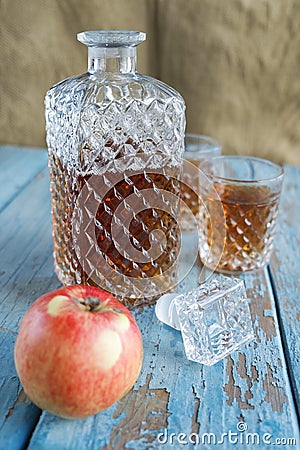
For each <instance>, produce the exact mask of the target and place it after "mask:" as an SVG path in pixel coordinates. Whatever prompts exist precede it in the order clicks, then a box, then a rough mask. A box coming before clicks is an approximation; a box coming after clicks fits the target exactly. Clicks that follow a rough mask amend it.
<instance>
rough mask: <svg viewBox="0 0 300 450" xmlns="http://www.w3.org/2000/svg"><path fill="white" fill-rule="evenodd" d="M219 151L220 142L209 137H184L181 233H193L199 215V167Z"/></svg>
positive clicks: (188, 134) (220, 148)
mask: <svg viewBox="0 0 300 450" xmlns="http://www.w3.org/2000/svg"><path fill="white" fill-rule="evenodd" d="M221 150H222V147H221V144H220V142H218V141H217V140H216V139H214V138H212V137H210V136H204V135H201V134H190V133H187V134H186V135H185V151H184V154H183V157H184V164H183V171H182V178H181V200H182V201H181V208H180V216H181V227H182V230H183V231H195V229H196V228H197V220H198V213H199V180H200V178H199V165H200V163H201V161H203V160H205V159H208V158H212V157H213V156H218V155H220V154H221ZM193 216H194V217H193ZM191 219H192V220H191ZM193 219H194V220H193Z"/></svg>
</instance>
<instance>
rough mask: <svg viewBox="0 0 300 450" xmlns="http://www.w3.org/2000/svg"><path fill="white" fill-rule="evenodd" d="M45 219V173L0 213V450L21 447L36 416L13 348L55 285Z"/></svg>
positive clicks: (47, 213) (47, 206) (47, 219)
mask: <svg viewBox="0 0 300 450" xmlns="http://www.w3.org/2000/svg"><path fill="white" fill-rule="evenodd" d="M44 167H45V164H44ZM11 170H12V171H13V166H12V167H11ZM50 220H51V219H50V202H49V180H48V169H47V168H46V169H44V171H43V172H42V173H38V174H37V175H36V176H35V177H34V178H33V179H32V180H31V181H29V180H28V182H27V184H26V186H25V187H24V188H23V190H20V191H19V192H18V195H17V196H14V198H13V199H11V201H10V202H9V203H7V206H6V208H5V209H3V210H2V212H1V214H0V229H1V242H0V449H1V450H2V449H3V450H4V449H5V450H8V449H14V450H15V449H22V448H24V446H25V444H26V443H27V441H28V439H29V437H30V435H31V434H32V430H33V428H34V427H35V425H36V423H37V421H38V419H39V416H40V414H41V411H40V410H39V409H38V408H37V407H35V406H34V405H33V404H32V403H31V402H30V401H29V400H28V399H27V398H26V396H25V394H24V392H23V390H22V387H21V385H20V382H19V380H18V377H17V374H16V371H15V368H14V360H13V349H14V342H15V339H16V336H17V331H18V327H19V324H20V321H21V318H22V317H23V316H24V314H25V312H26V310H27V308H28V307H29V305H30V304H31V303H32V302H33V301H34V300H35V298H37V297H38V296H39V295H40V294H42V293H44V292H46V291H48V290H49V289H53V288H54V287H57V286H58V285H59V282H58V280H57V278H56V277H55V276H54V274H53V258H52V242H51V225H50Z"/></svg>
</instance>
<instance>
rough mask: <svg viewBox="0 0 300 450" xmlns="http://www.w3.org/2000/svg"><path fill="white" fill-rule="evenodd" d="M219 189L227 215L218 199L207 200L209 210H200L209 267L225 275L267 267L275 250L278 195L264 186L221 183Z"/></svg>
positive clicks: (202, 249)
mask: <svg viewBox="0 0 300 450" xmlns="http://www.w3.org/2000/svg"><path fill="white" fill-rule="evenodd" d="M215 187H216V186H215ZM216 189H217V191H218V194H219V196H220V200H221V202H222V207H223V211H224V216H222V215H220V204H219V201H218V200H217V199H216V196H208V197H204V199H205V206H206V210H205V207H204V205H203V206H201V207H200V210H201V213H200V224H199V227H200V231H201V233H200V255H201V258H202V260H203V262H204V261H205V259H206V258H208V259H207V262H206V265H207V266H208V267H210V268H213V269H215V268H216V267H217V270H218V271H221V272H225V273H226V272H228V273H231V272H235V271H247V270H252V269H253V268H260V267H263V266H265V265H266V264H267V263H268V261H269V258H270V253H271V250H272V242H273V235H274V227H275V220H276V217H277V213H278V204H279V197H278V195H277V196H275V195H272V194H271V193H270V189H269V188H268V187H265V186H261V187H251V188H249V187H248V186H232V185H228V184H220V185H217V187H216ZM224 225H225V239H224ZM201 241H202V242H201ZM209 250H210V252H211V253H210V255H209V256H208V253H209ZM220 256H221V258H220Z"/></svg>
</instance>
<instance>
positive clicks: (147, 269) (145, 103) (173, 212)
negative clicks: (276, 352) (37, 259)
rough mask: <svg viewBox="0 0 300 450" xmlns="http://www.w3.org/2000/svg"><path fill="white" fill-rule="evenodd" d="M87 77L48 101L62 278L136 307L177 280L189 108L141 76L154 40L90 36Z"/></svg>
mask: <svg viewBox="0 0 300 450" xmlns="http://www.w3.org/2000/svg"><path fill="white" fill-rule="evenodd" d="M77 37H78V40H79V41H80V42H82V43H83V44H86V45H87V46H88V71H87V72H86V73H84V74H82V75H79V76H76V77H72V78H68V79H66V80H64V81H62V82H60V83H58V84H56V85H55V86H53V87H52V88H51V89H50V90H49V91H48V92H47V95H46V99H45V105H46V132H47V144H48V153H49V167H50V190H51V196H52V221H53V238H54V260H55V270H56V273H57V275H58V278H59V279H60V281H61V282H62V283H63V284H65V285H68V284H79V283H83V284H90V285H95V286H99V287H101V288H102V289H105V290H106V291H108V292H111V293H112V294H113V295H115V296H116V297H117V298H119V299H120V300H121V301H123V302H124V303H125V305H127V306H128V307H134V306H138V305H140V304H149V303H151V302H153V301H154V300H155V299H156V298H157V297H158V296H159V295H161V293H163V292H166V291H168V290H169V289H170V288H172V286H174V284H176V278H177V261H178V254H179V247H180V239H179V227H178V222H177V218H178V209H179V192H180V186H179V181H178V180H179V176H180V168H181V163H182V156H183V150H184V130H185V104H184V101H183V99H182V97H181V96H180V94H178V93H177V92H176V91H175V90H174V89H172V88H171V87H169V86H167V85H166V84H164V83H162V82H161V81H158V80H156V79H154V78H151V77H149V76H145V75H141V74H140V73H138V72H137V71H136V67H135V63H136V46H137V45H138V44H139V43H140V42H142V41H144V40H145V38H146V36H145V33H142V32H136V31H117V30H111V31H107V30H106V31H87V32H83V33H79V34H78V36H77Z"/></svg>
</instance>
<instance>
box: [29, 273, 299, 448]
mask: <svg viewBox="0 0 300 450" xmlns="http://www.w3.org/2000/svg"><path fill="white" fill-rule="evenodd" d="M245 279H246V284H247V289H248V293H249V297H250V298H251V312H252V317H253V320H254V327H255V332H256V340H255V342H253V343H250V344H248V345H247V346H245V347H244V348H243V349H241V350H240V351H238V352H236V353H234V354H233V355H231V356H229V357H228V358H227V359H226V360H224V361H221V362H220V363H218V364H216V365H215V366H212V367H204V366H202V365H199V364H196V363H192V362H189V361H187V360H186V358H185V356H184V351H183V345H182V340H181V336H180V333H179V332H177V331H175V330H172V329H171V328H169V327H167V326H165V325H163V324H161V323H159V322H158V321H157V319H156V317H155V315H154V310H153V308H146V309H144V310H143V311H142V312H140V313H136V317H137V321H138V324H139V326H140V328H141V330H142V334H143V339H144V348H145V356H144V362H143V371H142V374H141V376H140V378H139V380H138V381H137V383H136V385H135V388H134V390H133V391H132V392H131V393H130V394H128V395H127V396H126V397H125V398H124V399H122V400H121V401H120V402H118V403H117V404H116V405H114V406H112V407H111V408H110V409H109V410H107V411H105V412H103V413H99V414H98V415H96V416H95V417H93V418H89V419H87V420H86V421H75V422H71V421H63V422H62V421H61V420H60V419H56V418H54V417H53V416H50V415H48V414H47V413H43V415H42V417H41V420H40V422H39V424H38V426H37V428H36V430H35V432H34V434H33V437H32V439H31V441H30V449H33V450H35V449H38V448H40V446H41V445H43V449H46V450H50V449H51V450H52V449H54V448H57V447H58V446H59V445H60V448H61V449H68V450H70V449H76V448H78V446H80V444H79V443H81V445H84V447H85V448H86V449H96V448H103V449H106V450H107V449H123V448H133V449H145V448H147V449H148V448H149V449H150V448H158V447H159V442H158V440H157V439H158V436H159V433H163V434H161V435H160V439H161V440H162V441H164V440H165V439H167V438H166V436H168V443H167V444H166V445H165V446H164V448H178V446H179V445H180V443H179V442H178V436H179V433H185V434H186V435H188V436H189V435H190V433H196V434H197V435H198V436H199V439H203V435H204V434H205V433H213V434H214V435H212V436H211V437H210V438H209V437H206V438H205V437H204V439H206V440H207V439H216V440H220V439H221V435H222V433H230V431H231V432H232V433H236V432H237V424H238V423H239V422H243V423H245V424H246V425H245V426H246V427H248V433H257V436H258V437H255V438H254V439H260V440H261V441H260V442H262V439H263V436H264V434H265V433H269V434H271V435H272V439H273V441H274V440H275V438H281V437H286V438H293V439H294V438H296V437H297V436H296V433H297V426H296V422H295V412H294V406H293V400H292V396H291V392H290V389H289V386H288V384H287V383H288V382H287V376H286V367H285V362H284V360H283V359H282V356H283V354H282V350H281V348H280V340H279V339H278V326H277V319H276V316H274V314H273V302H274V299H273V297H272V293H271V292H270V291H269V289H268V280H267V278H266V273H265V272H262V273H261V274H255V275H248V276H247V277H245ZM91 429H93V432H90V430H91ZM166 429H167V434H164V433H165V430H166ZM171 433H175V436H176V437H175V436H174V437H173V438H172V435H171ZM246 433H247V432H244V433H243V432H241V433H238V438H239V439H240V440H241V439H242V437H241V435H243V434H244V435H246ZM214 436H215V438H214ZM170 439H171V440H172V441H173V445H171V441H170ZM195 439H196V438H195ZM228 439H229V438H228V437H227V438H226V437H225V438H224V444H223V447H224V448H232V443H230V442H229V441H228ZM249 439H252V438H251V436H250V437H249ZM206 443H207V442H206ZM261 445H262V444H261ZM186 448H194V446H193V445H192V444H189V445H187V446H186ZM204 448H211V447H210V446H209V445H208V446H207V447H204ZM237 448H239V449H243V448H245V449H246V448H249V445H246V444H245V443H244V444H243V443H241V442H240V441H239V445H238V447H237ZM251 448H255V445H253V446H252V447H251ZM257 448H264V447H263V446H262V447H261V446H260V447H257Z"/></svg>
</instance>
